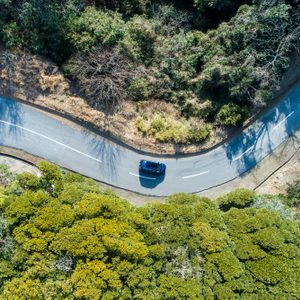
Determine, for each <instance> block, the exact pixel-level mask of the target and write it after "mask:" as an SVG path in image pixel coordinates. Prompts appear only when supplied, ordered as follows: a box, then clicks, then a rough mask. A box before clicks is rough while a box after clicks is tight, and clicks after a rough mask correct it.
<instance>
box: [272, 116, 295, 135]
mask: <svg viewBox="0 0 300 300" xmlns="http://www.w3.org/2000/svg"><path fill="white" fill-rule="evenodd" d="M294 112H295V111H292V112H291V113H289V114H288V115H287V116H286V117H285V118H284V119H283V120H281V121H280V122H279V123H278V124H277V125H276V126H274V127H273V128H272V131H273V130H275V129H276V128H277V127H279V126H280V125H281V124H282V123H283V122H284V121H286V119H288V118H289V117H290V116H291V115H292V114H293V113H294Z"/></svg>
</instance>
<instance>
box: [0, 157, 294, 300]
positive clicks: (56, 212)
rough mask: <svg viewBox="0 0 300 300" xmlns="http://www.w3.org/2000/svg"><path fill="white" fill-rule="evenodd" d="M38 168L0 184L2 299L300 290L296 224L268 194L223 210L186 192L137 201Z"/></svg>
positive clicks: (237, 198) (249, 196) (243, 193)
mask: <svg viewBox="0 0 300 300" xmlns="http://www.w3.org/2000/svg"><path fill="white" fill-rule="evenodd" d="M40 168H41V171H42V176H41V177H40V178H37V177H34V176H33V175H29V174H23V175H18V176H14V179H13V181H11V182H10V183H8V184H6V186H5V187H4V185H2V187H3V193H4V194H5V195H6V197H5V198H4V199H3V204H2V206H1V211H0V298H3V299H15V298H16V299H24V298H28V299H98V298H99V297H102V298H103V299H152V300H155V299H213V298H218V299H257V298H259V297H262V298H263V299H277V298H278V299H298V298H299V297H300V289H299V286H300V280H299V276H298V274H299V272H300V269H299V268H300V267H299V266H300V246H299V245H300V228H299V224H298V222H297V221H293V220H291V219H288V218H286V216H285V218H282V217H281V216H280V214H278V212H280V210H276V209H273V208H272V205H262V201H258V199H267V198H266V197H258V196H256V195H255V194H254V193H253V192H251V191H248V190H245V189H240V190H236V191H234V192H231V193H229V194H227V195H225V196H222V197H220V198H218V201H217V202H218V204H219V205H220V207H221V208H222V210H221V209H219V208H218V206H217V205H216V204H215V203H214V202H212V201H211V200H210V199H208V198H204V197H199V196H197V195H187V194H183V193H180V194H175V195H172V196H170V197H168V198H167V199H166V203H159V202H153V203H149V204H148V205H146V206H144V207H141V208H135V207H133V206H131V205H130V204H129V203H128V202H127V201H125V200H123V199H120V198H119V197H118V196H116V195H115V194H114V193H112V192H110V191H101V190H100V189H99V186H98V185H97V184H96V183H95V182H94V181H92V180H90V179H86V178H84V177H82V176H80V175H78V174H73V173H70V172H66V171H62V170H60V169H59V168H58V167H56V166H54V165H53V164H49V163H46V162H42V163H40ZM58 183H59V186H60V188H59V189H58V188H55V185H58ZM10 185H13V186H14V188H13V189H12V188H10ZM53 185H54V188H53V187H52V186H53ZM50 187H52V188H50ZM54 190H55V192H53V191H54ZM253 199H254V200H253ZM272 200H276V199H275V198H272V197H268V201H272ZM249 205H251V206H252V207H248V206H249ZM255 206H256V207H257V208H256V207H255ZM275 206H276V205H275ZM236 207H238V208H236ZM229 208H231V209H230V210H228V209H229ZM223 210H225V212H224V211H223Z"/></svg>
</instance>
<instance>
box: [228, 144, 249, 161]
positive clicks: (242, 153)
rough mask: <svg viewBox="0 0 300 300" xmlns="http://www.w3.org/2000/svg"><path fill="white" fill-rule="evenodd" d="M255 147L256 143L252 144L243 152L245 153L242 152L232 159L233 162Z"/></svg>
mask: <svg viewBox="0 0 300 300" xmlns="http://www.w3.org/2000/svg"><path fill="white" fill-rule="evenodd" d="M253 148H254V145H252V146H251V147H250V148H248V149H247V150H246V151H245V152H243V153H242V154H241V155H239V156H238V157H236V158H234V159H232V160H231V161H232V162H233V161H236V160H238V159H240V158H242V157H243V156H244V155H245V154H247V153H248V152H250V151H251V150H252V149H253Z"/></svg>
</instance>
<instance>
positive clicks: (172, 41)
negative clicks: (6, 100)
mask: <svg viewBox="0 0 300 300" xmlns="http://www.w3.org/2000/svg"><path fill="white" fill-rule="evenodd" d="M299 5H300V4H299V1H297V0H290V1H270V0H261V1H250V0H232V1H229V0H188V1H179V0H168V1H161V0H159V1H158V0H157V1H151V0H114V1H109V0H97V1H79V0H45V1H36V0H28V1H12V0H0V7H1V11H0V41H1V44H3V45H4V47H5V48H7V49H12V51H15V50H16V49H22V50H29V51H31V52H32V53H34V54H41V55H43V56H46V57H48V58H50V59H52V60H54V61H55V62H57V63H58V64H59V65H61V66H62V69H63V71H64V72H65V75H66V76H68V77H70V78H71V79H72V80H74V79H75V80H76V84H77V87H78V88H79V89H80V91H81V92H82V93H84V94H85V96H87V98H91V99H93V101H96V104H95V103H93V101H89V103H90V104H92V106H93V107H94V108H96V109H99V108H101V109H104V110H107V109H108V106H107V105H106V104H105V105H104V104H103V103H109V110H110V109H112V110H111V111H110V112H112V111H113V112H115V110H114V108H116V107H118V106H119V105H120V103H121V101H125V100H126V99H128V98H131V99H133V100H137V101H139V100H148V99H149V100H150V101H151V99H153V98H154V99H156V100H161V101H168V102H172V103H174V104H176V105H177V107H178V110H179V111H180V112H181V114H182V116H183V117H184V118H186V119H188V118H190V117H195V118H197V119H198V121H199V124H202V122H203V121H205V122H210V123H212V124H213V125H221V126H241V125H242V123H243V121H244V120H245V119H246V118H247V116H248V113H249V111H252V109H253V108H254V110H253V111H257V110H255V109H260V108H261V107H262V106H264V105H266V104H268V102H269V101H270V100H271V99H272V98H273V96H274V91H276V90H277V88H278V86H279V84H280V80H281V79H282V76H283V74H284V72H285V71H286V70H287V68H288V67H289V65H290V62H291V57H292V55H291V54H292V53H293V52H295V53H297V51H296V50H297V49H298V47H299V45H298V41H299V38H300V30H299V28H298V24H299V19H300V13H299V11H300V6H299ZM207 29H210V30H207ZM105 49H106V50H105ZM107 49H108V50H107ZM120 54H122V55H120ZM125 54H126V55H125ZM123 55H124V57H126V61H124V60H122V61H117V62H116V61H115V58H116V57H121V56H122V57H123ZM79 58H80V59H79ZM100 61H101V63H100V64H99V62H100ZM76 62H77V63H76ZM97 62H98V63H97ZM86 69H87V72H86V73H82V72H83V71H84V70H86ZM110 70H111V72H109V71H110ZM114 70H117V72H116V71H114ZM102 76H103V77H102ZM104 79H105V80H104ZM95 82H96V84H95ZM102 84H103V85H104V86H102ZM99 86H100V87H99ZM125 86H126V87H127V89H126V88H125ZM98 87H99V88H98ZM95 99H96V100H95ZM101 99H106V100H105V101H101ZM108 99H113V101H110V100H108ZM99 103H101V104H99ZM203 103H206V105H203ZM111 106H112V107H111ZM157 113H158V112H157ZM155 118H158V117H155ZM138 122H140V123H142V121H140V120H139V121H138ZM170 122H171V121H170ZM170 122H169V123H170ZM171 123H173V125H172V127H173V128H176V130H178V131H179V133H178V135H177V136H176V135H175V134H174V132H172V130H171V131H170V132H169V133H168V134H166V136H161V134H159V137H158V138H157V140H159V141H163V142H164V141H171V142H177V141H179V142H180V143H191V142H201V141H203V140H204V139H205V138H206V137H207V132H208V131H209V130H208V127H207V128H205V129H202V130H198V129H197V130H196V131H197V133H195V130H194V129H195V128H194V129H193V130H191V131H190V132H189V133H188V134H186V133H185V134H183V131H186V128H185V129H184V127H186V126H185V125H183V123H184V122H181V124H177V123H176V121H174V120H173V121H172V122H171ZM199 126H200V125H199ZM199 126H198V127H199ZM139 127H141V128H142V127H143V128H144V127H145V126H144V125H143V124H140V126H139ZM196 127H197V126H196ZM200 131H201V132H200ZM193 132H194V133H193ZM183 135H184V136H186V137H187V136H188V137H187V138H183Z"/></svg>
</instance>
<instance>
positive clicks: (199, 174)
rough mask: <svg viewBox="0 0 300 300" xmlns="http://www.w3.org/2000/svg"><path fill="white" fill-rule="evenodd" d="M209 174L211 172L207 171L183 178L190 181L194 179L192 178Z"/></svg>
mask: <svg viewBox="0 0 300 300" xmlns="http://www.w3.org/2000/svg"><path fill="white" fill-rule="evenodd" d="M208 172H209V171H205V172H202V173H198V174H193V175H188V176H183V177H182V179H188V178H192V177H197V176H201V175H204V174H207V173H208Z"/></svg>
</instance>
